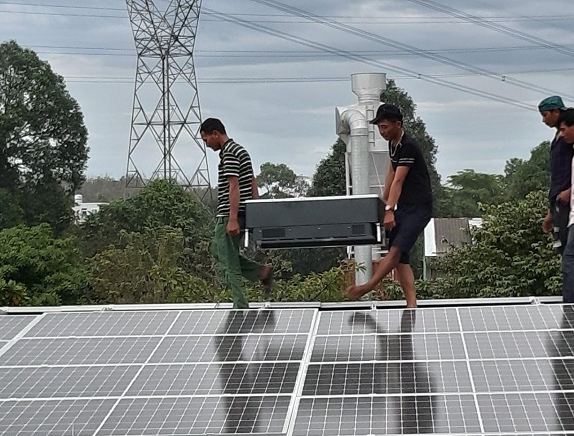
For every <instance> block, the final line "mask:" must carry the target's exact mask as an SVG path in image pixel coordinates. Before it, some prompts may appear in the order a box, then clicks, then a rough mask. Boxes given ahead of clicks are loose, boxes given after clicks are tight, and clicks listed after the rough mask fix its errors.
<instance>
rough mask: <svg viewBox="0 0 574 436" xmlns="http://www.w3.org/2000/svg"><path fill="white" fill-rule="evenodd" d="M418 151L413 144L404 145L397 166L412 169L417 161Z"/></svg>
mask: <svg viewBox="0 0 574 436" xmlns="http://www.w3.org/2000/svg"><path fill="white" fill-rule="evenodd" d="M417 155H418V153H417V149H416V146H415V145H414V144H413V143H412V142H407V143H406V144H403V145H402V147H401V149H400V150H399V153H398V159H397V166H399V167H412V166H413V165H414V164H415V160H416V159H417Z"/></svg>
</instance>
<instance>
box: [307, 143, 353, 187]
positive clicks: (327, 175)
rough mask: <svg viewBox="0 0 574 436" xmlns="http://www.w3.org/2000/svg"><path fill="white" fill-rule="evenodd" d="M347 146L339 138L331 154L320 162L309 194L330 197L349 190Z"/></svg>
mask: <svg viewBox="0 0 574 436" xmlns="http://www.w3.org/2000/svg"><path fill="white" fill-rule="evenodd" d="M346 151H347V146H346V145H345V143H344V142H343V141H342V140H341V139H338V140H337V142H335V144H333V147H331V152H330V153H329V155H328V156H327V157H326V158H324V159H323V160H321V162H319V165H318V166H317V170H316V171H315V174H314V175H313V180H312V182H311V189H310V190H309V195H310V196H312V197H329V196H333V195H345V193H346V192H347V187H346V178H345V153H346Z"/></svg>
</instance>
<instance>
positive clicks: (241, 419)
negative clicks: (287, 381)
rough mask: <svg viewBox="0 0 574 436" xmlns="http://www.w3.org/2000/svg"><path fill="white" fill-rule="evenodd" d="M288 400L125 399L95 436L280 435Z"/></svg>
mask: <svg viewBox="0 0 574 436" xmlns="http://www.w3.org/2000/svg"><path fill="white" fill-rule="evenodd" d="M290 400H291V397H290V396H266V397H261V396H239V397H238V396H235V397H233V396H232V397H178V398H125V399H122V400H120V402H119V404H118V405H117V406H116V407H115V408H114V410H113V412H112V414H111V415H110V416H109V418H108V419H107V420H106V421H105V423H104V424H103V426H102V428H101V430H100V431H99V432H98V435H126V434H144V435H200V434H220V433H239V434H253V433H258V434H268V433H280V432H282V430H283V427H284V424H285V420H286V419H287V412H288V409H289V403H290Z"/></svg>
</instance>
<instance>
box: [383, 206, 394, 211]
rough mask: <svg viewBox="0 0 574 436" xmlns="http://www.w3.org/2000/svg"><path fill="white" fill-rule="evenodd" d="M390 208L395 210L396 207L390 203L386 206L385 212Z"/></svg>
mask: <svg viewBox="0 0 574 436" xmlns="http://www.w3.org/2000/svg"><path fill="white" fill-rule="evenodd" d="M389 210H390V211H394V210H395V207H394V206H391V205H390V204H387V205H386V206H385V212H388V211H389Z"/></svg>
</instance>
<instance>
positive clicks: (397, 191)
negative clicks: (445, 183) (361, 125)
mask: <svg viewBox="0 0 574 436" xmlns="http://www.w3.org/2000/svg"><path fill="white" fill-rule="evenodd" d="M371 124H376V125H377V126H378V128H379V132H380V134H381V136H382V137H383V138H385V139H386V140H387V141H389V157H390V160H391V164H390V165H389V170H388V173H387V176H386V178H385V191H384V193H383V200H384V202H385V217H384V221H383V224H384V226H385V230H387V232H388V236H389V252H388V254H387V255H386V256H385V257H384V258H383V259H382V260H381V261H380V262H379V264H378V266H377V268H376V270H375V272H374V274H373V277H372V278H371V279H370V280H369V281H368V282H367V283H365V284H364V285H355V286H350V287H349V288H347V290H346V292H345V294H346V296H347V297H348V298H350V299H353V300H356V299H359V298H361V297H362V296H363V295H365V294H366V293H368V292H369V291H371V290H372V289H373V288H374V287H375V286H377V284H378V283H379V282H380V281H381V280H382V279H383V278H384V277H386V276H387V275H388V274H389V273H390V272H391V271H392V270H393V269H395V271H396V274H397V280H398V281H399V284H400V285H401V288H402V290H403V293H404V295H405V299H406V301H407V307H416V305H417V299H416V293H415V280H414V274H413V270H412V268H411V266H410V264H409V253H410V251H411V249H412V247H413V245H414V244H415V242H416V240H417V238H418V237H419V235H420V234H421V233H422V232H423V231H424V229H425V227H426V225H427V224H428V222H429V221H430V219H431V214H432V190H431V183H430V177H429V173H428V170H427V166H426V163H425V161H424V158H423V155H422V152H421V150H420V148H419V146H418V145H417V143H416V142H415V141H414V140H413V139H412V138H411V137H410V136H408V135H407V134H406V133H405V131H404V130H403V115H402V114H401V111H400V109H399V108H398V107H397V106H394V105H392V104H383V105H381V106H380V107H379V109H378V110H377V116H376V117H375V118H374V119H373V120H372V121H371Z"/></svg>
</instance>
